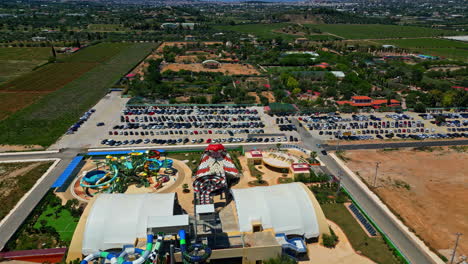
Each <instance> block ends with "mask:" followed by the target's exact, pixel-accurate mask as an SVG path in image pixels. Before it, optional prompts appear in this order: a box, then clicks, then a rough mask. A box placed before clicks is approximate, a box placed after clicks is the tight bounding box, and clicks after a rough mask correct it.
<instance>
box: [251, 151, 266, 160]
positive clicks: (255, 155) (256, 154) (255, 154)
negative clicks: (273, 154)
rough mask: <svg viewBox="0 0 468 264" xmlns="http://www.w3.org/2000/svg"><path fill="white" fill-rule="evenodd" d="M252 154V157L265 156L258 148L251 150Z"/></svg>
mask: <svg viewBox="0 0 468 264" xmlns="http://www.w3.org/2000/svg"><path fill="white" fill-rule="evenodd" d="M250 155H251V156H252V158H262V157H263V154H262V152H261V151H258V150H251V151H250Z"/></svg>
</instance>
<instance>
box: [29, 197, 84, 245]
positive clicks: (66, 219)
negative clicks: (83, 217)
mask: <svg viewBox="0 0 468 264" xmlns="http://www.w3.org/2000/svg"><path fill="white" fill-rule="evenodd" d="M56 212H59V213H57V214H56V215H55V213H56ZM42 220H45V221H46V222H47V224H46V226H50V227H53V228H55V230H57V233H59V235H60V239H61V240H63V241H66V242H70V241H71V240H72V237H73V232H75V228H76V226H77V225H78V220H79V218H75V217H73V216H72V215H71V213H70V211H68V210H67V209H65V208H63V207H62V206H59V207H51V206H48V207H47V209H46V210H45V211H44V212H42V214H41V215H40V216H39V218H38V219H37V221H36V223H35V224H34V228H36V229H39V228H40V227H41V221H42Z"/></svg>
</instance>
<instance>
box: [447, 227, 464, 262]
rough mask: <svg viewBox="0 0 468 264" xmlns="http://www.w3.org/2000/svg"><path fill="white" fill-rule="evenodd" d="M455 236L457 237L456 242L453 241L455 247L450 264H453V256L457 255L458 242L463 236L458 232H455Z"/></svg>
mask: <svg viewBox="0 0 468 264" xmlns="http://www.w3.org/2000/svg"><path fill="white" fill-rule="evenodd" d="M455 235H456V236H457V240H455V247H454V248H453V252H452V258H451V259H450V264H453V260H454V259H455V254H456V253H457V247H458V240H459V239H460V237H461V236H462V235H463V234H462V233H460V232H457V233H456V234H455Z"/></svg>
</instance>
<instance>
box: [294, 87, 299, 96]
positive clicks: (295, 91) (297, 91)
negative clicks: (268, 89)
mask: <svg viewBox="0 0 468 264" xmlns="http://www.w3.org/2000/svg"><path fill="white" fill-rule="evenodd" d="M300 92H301V89H300V88H297V87H296V88H294V89H293V90H292V94H293V95H298V94H299V93H300Z"/></svg>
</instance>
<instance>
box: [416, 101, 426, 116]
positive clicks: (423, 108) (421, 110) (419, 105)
mask: <svg viewBox="0 0 468 264" xmlns="http://www.w3.org/2000/svg"><path fill="white" fill-rule="evenodd" d="M414 111H415V112H417V113H425V112H426V105H425V104H423V103H421V102H419V103H417V104H416V105H415V106H414Z"/></svg>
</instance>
